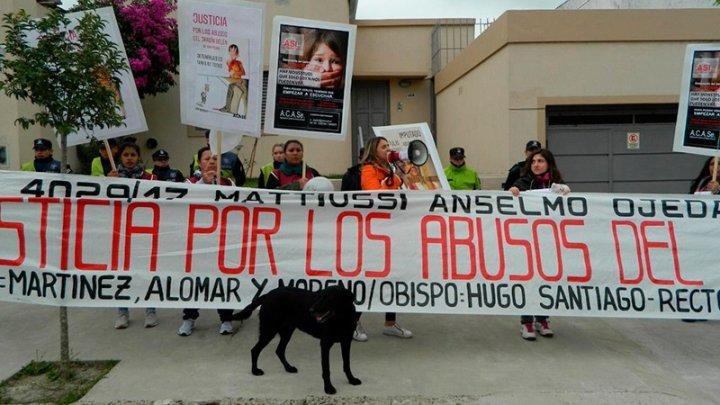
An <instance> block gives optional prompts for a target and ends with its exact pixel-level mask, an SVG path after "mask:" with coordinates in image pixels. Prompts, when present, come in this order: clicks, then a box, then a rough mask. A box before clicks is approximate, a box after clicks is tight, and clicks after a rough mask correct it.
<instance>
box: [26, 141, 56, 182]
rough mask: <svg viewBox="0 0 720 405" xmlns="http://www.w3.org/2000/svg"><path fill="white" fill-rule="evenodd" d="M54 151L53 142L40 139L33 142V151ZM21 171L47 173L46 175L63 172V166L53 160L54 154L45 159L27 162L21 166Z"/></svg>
mask: <svg viewBox="0 0 720 405" xmlns="http://www.w3.org/2000/svg"><path fill="white" fill-rule="evenodd" d="M48 149H50V150H51V149H52V142H50V140H48V139H45V138H38V139H36V140H34V141H33V150H48ZM20 170H22V171H24V172H45V173H60V171H61V170H62V164H61V163H60V162H59V161H57V160H55V159H53V157H52V153H51V154H50V156H48V157H47V158H45V159H37V158H36V159H34V160H31V161H29V162H25V163H23V164H22V165H21V166H20Z"/></svg>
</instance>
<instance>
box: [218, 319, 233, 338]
mask: <svg viewBox="0 0 720 405" xmlns="http://www.w3.org/2000/svg"><path fill="white" fill-rule="evenodd" d="M231 333H233V327H232V322H230V321H225V322H223V323H221V324H220V334H221V335H229V334H231Z"/></svg>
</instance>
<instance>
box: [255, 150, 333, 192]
mask: <svg viewBox="0 0 720 405" xmlns="http://www.w3.org/2000/svg"><path fill="white" fill-rule="evenodd" d="M284 151H285V161H284V162H282V163H281V164H280V167H278V168H277V169H275V170H273V171H272V173H270V176H269V177H268V180H267V183H265V188H269V189H275V188H279V189H283V190H302V189H303V188H304V187H305V183H307V181H308V180H310V179H312V178H313V177H318V176H320V174H319V173H318V172H317V170H315V169H313V168H312V167H310V166H308V165H306V164H305V162H304V161H303V157H304V155H305V154H304V150H303V144H302V143H300V141H297V140H295V139H291V140H289V141H287V142H285V148H284ZM303 171H304V172H305V176H304V177H303Z"/></svg>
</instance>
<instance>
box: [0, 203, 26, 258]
mask: <svg viewBox="0 0 720 405" xmlns="http://www.w3.org/2000/svg"><path fill="white" fill-rule="evenodd" d="M22 202H23V199H22V197H5V198H0V229H12V230H14V231H15V232H17V243H18V257H16V258H14V259H0V265H3V266H19V265H21V264H22V263H23V262H24V261H25V231H24V225H23V224H22V222H8V221H3V220H2V204H3V203H13V204H18V203H19V204H22ZM9 242H10V241H9V240H8V239H5V238H3V244H4V245H7V244H9Z"/></svg>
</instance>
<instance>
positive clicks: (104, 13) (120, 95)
mask: <svg viewBox="0 0 720 405" xmlns="http://www.w3.org/2000/svg"><path fill="white" fill-rule="evenodd" d="M92 12H94V13H97V14H98V15H99V16H100V17H101V18H102V19H103V20H104V21H105V28H104V32H105V34H106V35H108V36H109V37H110V39H112V41H113V42H115V44H117V47H118V51H120V54H121V55H122V57H123V59H125V64H126V65H127V69H126V70H125V71H123V72H121V73H120V82H121V83H120V87H119V88H118V87H117V86H115V84H113V83H112V81H110V80H107V79H105V78H104V77H102V76H101V77H99V78H98V80H101V81H104V82H105V83H106V85H107V86H111V87H112V89H113V91H114V92H115V95H116V98H117V108H118V109H119V110H120V114H121V115H122V116H123V117H124V118H125V119H124V120H123V125H120V126H119V127H111V128H95V129H92V130H89V129H83V130H82V131H80V132H74V133H71V134H69V135H68V137H67V144H68V146H73V145H80V144H83V143H88V142H90V140H91V139H92V138H95V139H110V138H117V137H120V136H124V135H130V134H136V133H138V132H144V131H147V129H148V128H147V123H146V122H145V113H144V112H143V108H142V104H140V97H139V96H138V92H137V87H135V80H134V79H133V75H132V70H130V65H129V64H128V62H127V60H128V57H127V54H126V53H125V46H124V45H123V41H122V37H121V36H120V29H119V28H118V24H117V21H116V20H115V12H114V11H113V9H112V7H104V8H99V9H96V10H90V11H80V12H77V13H72V14H68V15H67V18H69V19H70V20H71V21H73V23H74V24H77V22H78V21H79V20H80V19H81V18H82V16H83V15H85V13H92ZM68 35H73V33H72V31H71V32H69V33H68Z"/></svg>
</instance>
